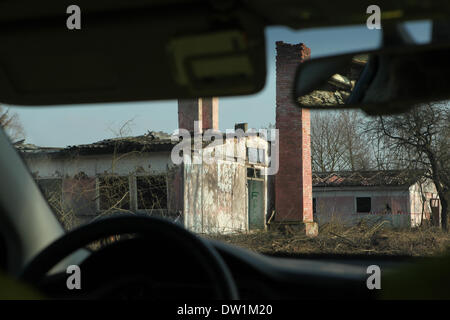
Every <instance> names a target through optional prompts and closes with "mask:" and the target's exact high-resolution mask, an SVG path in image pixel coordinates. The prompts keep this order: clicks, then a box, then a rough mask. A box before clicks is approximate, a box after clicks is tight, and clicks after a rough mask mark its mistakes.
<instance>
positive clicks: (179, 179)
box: [17, 98, 268, 233]
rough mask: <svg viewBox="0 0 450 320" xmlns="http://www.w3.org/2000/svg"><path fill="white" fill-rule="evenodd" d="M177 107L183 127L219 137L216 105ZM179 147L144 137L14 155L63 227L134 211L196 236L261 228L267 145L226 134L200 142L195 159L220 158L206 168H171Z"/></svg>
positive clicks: (157, 136) (26, 149) (159, 136)
mask: <svg viewBox="0 0 450 320" xmlns="http://www.w3.org/2000/svg"><path fill="white" fill-rule="evenodd" d="M178 104H179V109H178V111H179V127H180V128H184V129H186V130H188V131H189V132H194V125H197V126H198V128H197V129H199V130H200V133H201V132H203V131H205V130H207V129H211V130H216V131H217V130H218V99H217V98H208V99H195V100H183V101H179V102H178ZM194 121H196V122H194ZM241 127H242V128H243V129H246V124H241V126H240V128H241ZM177 143H178V141H174V140H172V139H171V136H169V135H168V134H165V133H162V132H149V133H148V134H146V135H143V136H138V137H124V138H115V139H107V140H103V141H99V142H96V143H92V144H85V145H77V146H69V147H66V148H39V147H36V146H32V145H26V144H23V145H18V146H17V148H18V150H19V151H20V152H21V154H22V156H23V158H24V159H25V161H26V162H27V164H28V166H29V168H30V171H31V172H32V174H33V175H34V177H35V179H36V181H37V183H38V185H39V186H40V187H41V189H42V191H43V193H44V194H45V195H46V197H47V198H48V199H49V203H50V204H51V206H52V207H53V209H54V210H55V212H56V213H57V214H58V216H59V217H60V219H61V220H63V223H65V224H66V225H68V227H73V226H75V225H77V224H79V223H83V222H86V221H89V220H92V219H94V218H96V217H99V216H104V215H106V214H109V213H116V212H134V213H145V214H149V215H157V216H165V217H169V218H171V219H173V220H175V221H178V222H180V223H182V224H183V225H184V226H185V227H186V228H187V229H189V230H192V231H194V232H198V233H215V232H220V233H227V232H236V231H247V230H252V229H264V228H265V217H266V211H267V179H266V175H265V171H264V170H265V169H266V167H267V164H268V153H267V152H268V143H267V141H266V139H264V138H262V137H260V136H259V134H256V133H255V134H247V135H245V136H239V135H235V136H231V137H230V136H228V135H227V136H225V137H224V139H223V143H222V144H219V145H218V144H215V145H214V144H212V143H211V142H209V143H205V142H203V143H202V146H201V149H200V150H199V153H198V154H197V155H196V156H199V157H200V158H202V159H203V158H204V157H205V155H206V154H207V153H209V154H214V153H217V154H221V155H223V157H220V158H217V159H216V158H213V161H212V162H210V163H207V161H201V162H200V163H195V162H192V161H191V162H190V163H189V161H184V162H182V163H181V164H174V163H173V161H172V158H171V153H172V150H173V149H174V148H175V147H176V146H177ZM189 145H190V144H189ZM195 152H196V150H192V155H193V154H194V153H195ZM182 156H183V157H186V156H191V155H188V154H183V155H182Z"/></svg>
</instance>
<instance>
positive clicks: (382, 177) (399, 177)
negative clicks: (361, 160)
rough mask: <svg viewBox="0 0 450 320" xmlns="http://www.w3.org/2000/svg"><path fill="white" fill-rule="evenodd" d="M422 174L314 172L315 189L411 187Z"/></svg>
mask: <svg viewBox="0 0 450 320" xmlns="http://www.w3.org/2000/svg"><path fill="white" fill-rule="evenodd" d="M421 176H422V174H421V173H420V172H419V171H417V170H383V171H381V170H380V171H335V172H313V175H312V183H313V187H381V186H389V187H409V186H411V185H413V184H414V183H416V182H417V181H418V180H419V179H420V177H421Z"/></svg>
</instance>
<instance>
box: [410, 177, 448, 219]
mask: <svg viewBox="0 0 450 320" xmlns="http://www.w3.org/2000/svg"><path fill="white" fill-rule="evenodd" d="M409 192H410V199H409V201H410V203H409V205H410V208H411V225H412V226H419V225H420V224H421V222H422V217H423V219H424V220H430V218H431V203H430V200H431V199H437V198H439V196H438V193H437V190H436V187H435V186H434V184H433V183H432V182H431V181H430V180H429V181H426V182H425V183H423V184H422V185H420V184H419V183H416V184H414V185H412V186H411V187H410V188H409ZM440 211H441V210H439V217H438V219H437V220H438V221H435V222H434V223H435V224H436V225H440ZM422 212H423V215H422Z"/></svg>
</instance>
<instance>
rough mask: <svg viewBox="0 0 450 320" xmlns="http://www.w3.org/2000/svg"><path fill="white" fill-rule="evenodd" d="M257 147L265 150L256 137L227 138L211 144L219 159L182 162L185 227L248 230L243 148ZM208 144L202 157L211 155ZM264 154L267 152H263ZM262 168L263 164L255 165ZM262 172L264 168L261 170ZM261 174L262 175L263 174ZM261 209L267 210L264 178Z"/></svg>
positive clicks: (266, 147) (205, 230)
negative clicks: (217, 144) (222, 142)
mask: <svg viewBox="0 0 450 320" xmlns="http://www.w3.org/2000/svg"><path fill="white" fill-rule="evenodd" d="M248 146H251V147H257V146H258V147H260V148H262V149H264V150H265V151H266V153H267V149H268V145H267V142H265V141H263V139H261V138H259V137H249V138H242V139H227V140H226V141H225V143H224V144H223V145H220V146H214V147H211V148H214V149H215V150H214V152H215V154H222V155H224V158H223V159H222V160H219V159H215V160H214V161H213V162H212V163H206V161H202V164H186V163H185V165H184V219H185V227H186V228H187V229H189V230H191V231H194V232H197V233H233V232H242V231H248V228H249V226H248V223H249V220H248V219H249V217H248V191H247V168H248V167H249V166H251V165H250V164H249V163H248V162H246V147H248ZM211 152H212V150H211V149H210V148H209V147H206V148H204V149H203V153H202V156H204V155H205V154H211ZM266 156H267V155H266ZM256 167H258V168H261V169H263V170H264V166H256ZM263 172H264V171H263ZM263 177H265V176H264V175H263ZM263 182H264V200H265V201H264V203H263V207H264V212H263V214H265V212H266V211H267V179H266V178H264V181H263Z"/></svg>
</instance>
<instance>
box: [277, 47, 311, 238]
mask: <svg viewBox="0 0 450 320" xmlns="http://www.w3.org/2000/svg"><path fill="white" fill-rule="evenodd" d="M276 50H277V56H276V128H277V129H278V130H279V131H278V134H279V140H278V141H279V160H278V161H279V170H278V173H277V174H276V176H275V216H274V219H273V221H272V223H271V226H275V227H276V228H279V227H283V228H287V229H290V230H292V229H293V228H294V229H296V228H298V227H303V226H304V229H305V231H306V234H307V235H309V236H316V235H317V234H318V225H317V223H316V222H314V221H313V204H312V168H311V136H310V135H311V119H310V111H309V109H306V108H300V107H299V106H298V105H297V104H296V103H295V102H294V99H293V97H294V95H293V90H294V77H295V72H296V70H297V67H298V66H299V64H300V63H302V62H304V61H305V60H306V59H308V58H309V57H310V54H311V50H310V49H309V48H308V47H306V46H305V45H304V44H303V43H300V44H287V43H284V42H283V41H277V42H276ZM301 229H302V230H303V228H301Z"/></svg>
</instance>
